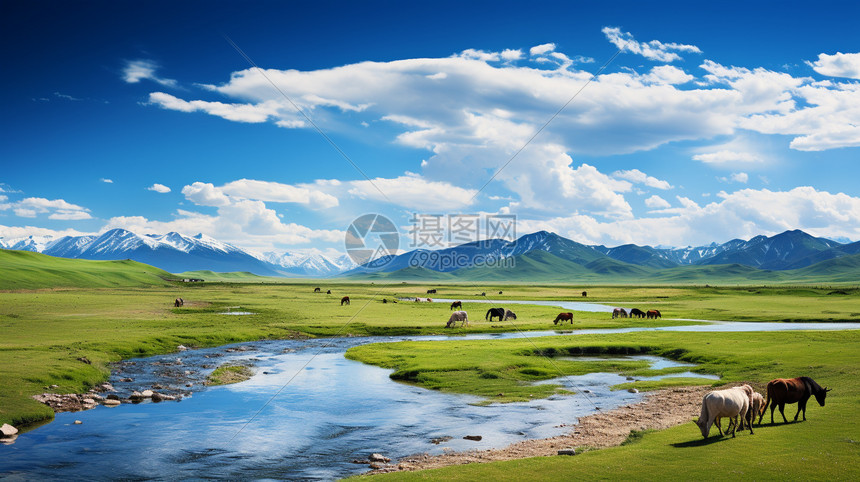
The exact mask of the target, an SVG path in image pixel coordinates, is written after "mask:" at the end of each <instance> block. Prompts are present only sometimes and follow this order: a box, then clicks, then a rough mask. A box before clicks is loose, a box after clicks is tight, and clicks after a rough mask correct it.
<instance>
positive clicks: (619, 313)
mask: <svg viewBox="0 0 860 482" xmlns="http://www.w3.org/2000/svg"><path fill="white" fill-rule="evenodd" d="M628 316H629V317H630V318H647V319H649V320H651V319H657V318H662V317H663V315H662V314H661V313H660V310H648V311H642V310H640V309H639V308H633V309H631V310H630V313H628V312H627V311H626V310H625V309H624V308H615V309H614V310H612V318H613V319H614V318H627V317H628Z"/></svg>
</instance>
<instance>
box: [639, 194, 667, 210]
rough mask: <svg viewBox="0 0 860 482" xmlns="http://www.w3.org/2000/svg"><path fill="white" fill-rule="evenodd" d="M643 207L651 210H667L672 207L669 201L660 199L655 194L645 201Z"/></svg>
mask: <svg viewBox="0 0 860 482" xmlns="http://www.w3.org/2000/svg"><path fill="white" fill-rule="evenodd" d="M645 205H646V206H648V207H649V208H651V209H667V208H669V207H671V206H672V205H671V204H669V201H667V200H665V199H663V198H661V197H660V196H658V195H656V194H655V195H653V196H651V197H649V198H648V199H646V200H645Z"/></svg>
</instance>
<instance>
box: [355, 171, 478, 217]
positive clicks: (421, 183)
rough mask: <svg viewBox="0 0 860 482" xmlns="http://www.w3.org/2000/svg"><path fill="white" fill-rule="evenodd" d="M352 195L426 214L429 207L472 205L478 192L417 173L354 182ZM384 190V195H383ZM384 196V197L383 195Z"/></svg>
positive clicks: (459, 207)
mask: <svg viewBox="0 0 860 482" xmlns="http://www.w3.org/2000/svg"><path fill="white" fill-rule="evenodd" d="M348 184H349V186H350V187H349V191H348V192H349V193H350V194H352V195H353V196H357V197H359V198H362V199H373V200H376V201H390V202H392V203H394V204H396V205H398V206H402V207H404V208H407V209H411V210H417V211H423V210H426V209H428V208H432V209H434V210H442V211H455V210H458V209H462V208H464V207H466V206H469V205H471V204H472V203H473V202H474V199H473V198H474V196H475V194H477V192H478V191H477V190H475V189H464V188H461V187H458V186H455V185H453V184H451V183H448V182H440V181H435V182H434V181H428V180H426V179H423V178H421V177H420V176H418V175H415V174H407V175H405V176H400V177H396V178H393V179H386V178H375V179H373V180H370V181H368V180H361V181H351V182H350V183H348ZM380 191H381V192H380ZM383 193H384V194H383Z"/></svg>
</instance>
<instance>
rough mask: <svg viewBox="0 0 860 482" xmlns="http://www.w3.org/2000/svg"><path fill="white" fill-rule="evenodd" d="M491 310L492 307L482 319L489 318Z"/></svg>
mask: <svg viewBox="0 0 860 482" xmlns="http://www.w3.org/2000/svg"><path fill="white" fill-rule="evenodd" d="M492 312H493V309H492V308H490V309H489V310H487V314H486V315H485V316H484V320H489V319H490V313H492Z"/></svg>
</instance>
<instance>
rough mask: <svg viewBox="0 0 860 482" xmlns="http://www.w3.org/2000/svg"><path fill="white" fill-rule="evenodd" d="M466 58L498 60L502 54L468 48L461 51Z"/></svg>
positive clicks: (488, 60)
mask: <svg viewBox="0 0 860 482" xmlns="http://www.w3.org/2000/svg"><path fill="white" fill-rule="evenodd" d="M460 57H463V58H464V59H472V60H480V61H482V62H497V61H498V60H499V59H500V58H501V55H500V54H499V53H498V52H484V51H483V50H475V49H466V50H464V51H462V52H460Z"/></svg>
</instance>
